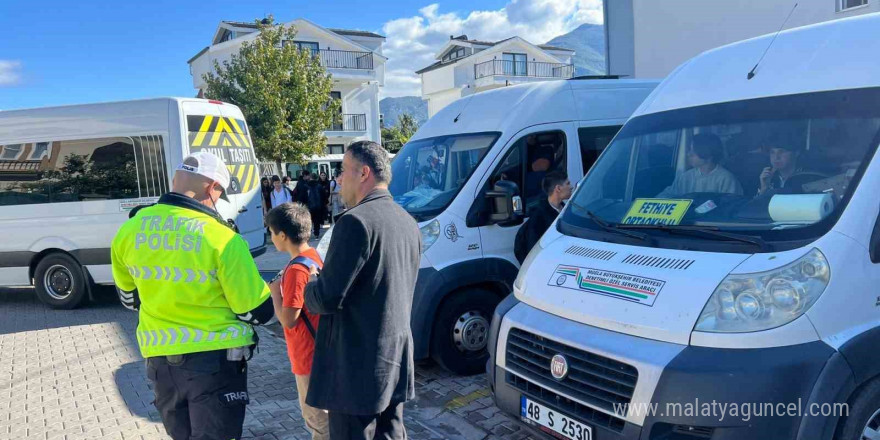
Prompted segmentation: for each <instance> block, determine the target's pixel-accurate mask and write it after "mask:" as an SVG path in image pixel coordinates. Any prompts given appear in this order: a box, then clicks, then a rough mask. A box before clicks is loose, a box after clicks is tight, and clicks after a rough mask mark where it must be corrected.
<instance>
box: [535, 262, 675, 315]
mask: <svg viewBox="0 0 880 440" xmlns="http://www.w3.org/2000/svg"><path fill="white" fill-rule="evenodd" d="M547 284H548V285H550V286H556V287H564V288H566V289H572V290H579V291H582V292H590V293H595V294H598V295H605V296H610V297H613V298H618V299H623V300H626V301H631V302H636V303H639V304H644V305H646V306H653V305H654V300H655V299H657V295H659V294H660V290H661V289H663V286H664V285H665V284H666V281H661V280H656V279H653V278H645V277H642V276H638V275H632V274H626V273H620V272H612V271H610V270H602V269H592V268H589V267H579V266H566V265H562V264H560V265H559V266H556V270H555V271H554V272H553V275H552V276H551V277H550V281H549V282H548V283H547Z"/></svg>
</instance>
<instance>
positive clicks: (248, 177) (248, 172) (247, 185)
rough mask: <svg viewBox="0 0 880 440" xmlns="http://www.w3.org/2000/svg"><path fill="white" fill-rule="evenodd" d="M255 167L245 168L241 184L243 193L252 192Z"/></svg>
mask: <svg viewBox="0 0 880 440" xmlns="http://www.w3.org/2000/svg"><path fill="white" fill-rule="evenodd" d="M253 169H254V166H253V165H245V166H244V180H243V181H242V184H241V187H242V189H241V192H243V193H246V192H248V191H250V190H251V182H252V181H253V180H254V173H253Z"/></svg>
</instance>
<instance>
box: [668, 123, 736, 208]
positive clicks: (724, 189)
mask: <svg viewBox="0 0 880 440" xmlns="http://www.w3.org/2000/svg"><path fill="white" fill-rule="evenodd" d="M723 158H724V147H723V145H722V143H721V139H720V138H719V137H718V136H716V135H714V134H710V133H701V134H698V135H695V136H694V139H693V143H692V145H691V148H690V150H688V154H687V161H688V165H690V166H691V168H690V169H689V170H687V171H685V172H683V173H681V174H679V175H677V176H675V180H673V181H672V185H670V186H668V187H666V189H664V190H663V191H661V192H660V193H659V194H657V197H658V198H663V197H680V196H683V195H685V194H690V193H695V192H701V193H726V194H738V195H741V194H742V193H743V191H742V186H741V185H740V183H739V180H737V178H736V177H735V176H734V175H733V173H731V172H730V171H728V170H727V169H726V168H724V167H722V166H721V165H720V164H719V162H720V161H721V160H722V159H723Z"/></svg>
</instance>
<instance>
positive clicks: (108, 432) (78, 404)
mask: <svg viewBox="0 0 880 440" xmlns="http://www.w3.org/2000/svg"><path fill="white" fill-rule="evenodd" d="M258 262H259V264H260V267H261V268H264V269H271V270H277V269H278V268H280V267H281V266H283V264H284V263H285V262H286V258H285V257H284V256H283V255H279V254H278V253H277V252H274V251H272V252H269V253H267V255H265V256H263V257H260V259H258ZM279 262H280V265H278V266H277V267H276V266H275V265H276V264H278V263H279ZM0 316H2V319H0V439H2V440H5V439H9V440H19V439H92V438H99V439H143V440H147V439H167V438H168V437H167V436H166V435H165V430H164V428H163V427H162V424H161V421H160V419H159V415H158V413H157V412H156V410H155V408H154V407H153V405H152V404H151V402H152V401H153V392H152V389H151V387H150V384H149V382H148V380H147V379H146V376H145V374H144V361H143V358H141V357H140V354H139V352H138V349H137V345H136V340H135V339H134V331H135V327H136V325H137V317H136V315H135V314H134V313H132V312H129V311H128V310H126V309H124V308H123V307H122V306H120V305H119V304H118V302H117V300H116V298H115V294H114V293H113V292H112V291H104V292H102V294H101V298H100V299H99V300H98V301H97V302H96V303H92V304H89V305H87V306H85V307H83V308H80V309H77V310H52V309H49V308H47V307H45V306H43V305H42V304H41V303H40V302H39V301H37V300H36V298H35V296H34V293H33V289H29V288H28V289H25V288H21V289H19V288H5V289H0ZM279 330H280V329H278V328H266V329H263V328H261V329H259V330H258V331H259V332H260V336H261V340H260V342H261V343H260V352H259V353H257V355H256V356H255V357H254V359H253V360H252V362H251V365H250V369H249V384H250V397H251V404H250V405H249V406H248V409H247V418H246V420H245V432H244V434H245V438H254V439H273V440H280V439H302V440H305V439H309V438H311V437H310V435H309V433H308V432H307V431H306V429H305V425H304V423H303V420H302V416H301V414H300V410H299V404H298V401H297V395H296V385H295V383H294V378H293V375H292V374H291V372H290V364H289V361H288V360H287V355H286V348H285V345H284V341H283V339H282V338H280V337H279V336H278V334H279V333H280V331H279ZM416 383H417V396H418V397H417V399H416V400H415V401H413V402H411V403H409V404H408V405H407V407H406V410H405V413H404V414H405V417H406V427H407V431H408V434H409V437H410V438H412V439H415V440H421V439H453V440H458V439H467V440H483V439H493V438H504V439H513V440H519V439H523V438H529V437H528V436H529V433H528V432H527V431H526V430H525V429H523V428H522V427H521V425H519V424H518V423H517V422H516V421H514V420H513V419H512V418H510V417H507V416H506V415H503V414H501V413H500V412H499V410H498V409H497V408H496V407H495V406H494V405H493V403H492V399H491V397H490V396H489V388H488V384H487V382H486V379H485V376H484V375H478V376H472V377H455V376H452V375H450V374H448V373H446V372H444V371H443V370H441V369H440V368H439V367H437V366H435V365H433V364H432V363H430V362H424V363H420V364H419V365H418V368H417V370H416Z"/></svg>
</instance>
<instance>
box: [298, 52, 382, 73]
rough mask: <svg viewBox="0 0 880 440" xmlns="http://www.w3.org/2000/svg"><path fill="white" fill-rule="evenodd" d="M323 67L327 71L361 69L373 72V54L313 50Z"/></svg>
mask: <svg viewBox="0 0 880 440" xmlns="http://www.w3.org/2000/svg"><path fill="white" fill-rule="evenodd" d="M312 53H313V54H315V55H316V56H317V57H318V59H319V60H320V61H321V65H322V66H324V68H326V69H359V70H373V53H372V52H354V51H350V50H329V49H321V50H313V51H312Z"/></svg>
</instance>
